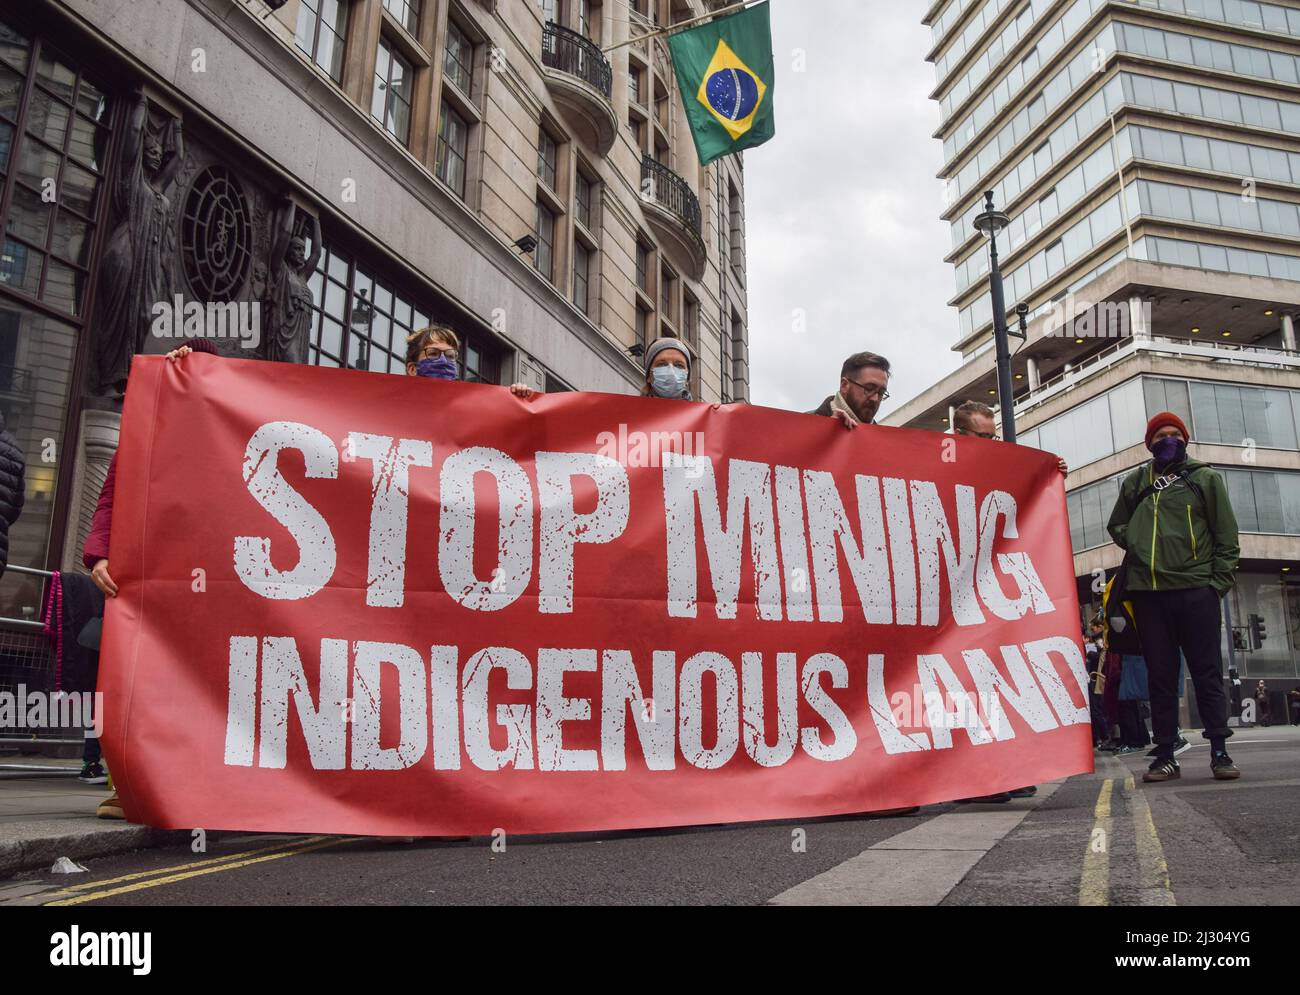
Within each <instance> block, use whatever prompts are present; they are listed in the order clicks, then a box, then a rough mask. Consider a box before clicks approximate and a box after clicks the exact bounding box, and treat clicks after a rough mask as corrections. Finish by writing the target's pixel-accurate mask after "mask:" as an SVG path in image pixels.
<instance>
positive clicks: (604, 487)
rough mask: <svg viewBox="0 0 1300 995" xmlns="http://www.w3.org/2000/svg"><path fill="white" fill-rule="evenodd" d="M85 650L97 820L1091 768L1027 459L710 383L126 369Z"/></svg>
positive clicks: (793, 806) (705, 802)
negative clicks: (102, 762) (103, 552)
mask: <svg viewBox="0 0 1300 995" xmlns="http://www.w3.org/2000/svg"><path fill="white" fill-rule="evenodd" d="M122 428H123V434H122V442H121V449H120V451H119V456H118V478H117V499H116V503H115V509H114V522H113V533H112V547H111V556H110V569H111V571H112V574H113V577H114V579H115V580H116V581H117V582H118V584H119V588H120V594H119V596H118V597H117V598H116V599H115V600H113V601H111V602H110V605H109V609H108V613H107V618H106V624H105V634H104V646H103V652H102V662H101V668H100V690H102V691H103V692H104V694H105V706H106V714H107V721H106V723H105V736H104V746H105V750H106V753H107V756H108V758H109V762H110V765H111V767H112V770H113V773H114V779H115V783H116V786H117V789H118V791H119V793H120V795H121V797H122V800H123V803H124V805H125V809H126V813H127V815H128V817H129V818H131V819H133V820H136V821H140V822H145V823H148V824H150V825H154V826H160V827H168V828H192V827H204V828H210V829H242V830H267V831H295V832H325V833H368V834H415V835H457V834H488V833H491V832H493V831H494V830H504V831H506V832H507V833H510V832H522V833H539V832H558V831H577V830H596V829H618V828H631V827H643V826H672V825H691V824H704V823H717V822H737V821H745V820H759V819H781V818H793V817H807V816H820V815H833V814H839V813H851V812H868V811H874V810H878V809H883V808H890V807H895V806H904V805H915V804H924V803H928V802H938V801H943V800H948V799H953V798H960V797H967V796H971V795H979V794H985V793H988V792H992V791H996V790H1003V789H1010V788H1016V787H1021V786H1024V785H1029V784H1035V783H1041V782H1043V781H1046V780H1050V779H1054V778H1058V777H1062V776H1065V775H1069V774H1076V773H1082V772H1087V771H1090V770H1091V769H1092V749H1091V733H1090V727H1089V712H1088V699H1087V694H1086V690H1085V681H1086V676H1085V666H1084V662H1083V661H1084V658H1083V654H1082V652H1081V649H1080V629H1079V611H1078V603H1077V598H1076V593H1075V581H1074V576H1073V568H1072V562H1071V554H1070V542H1069V534H1068V528H1067V520H1066V512H1065V501H1064V492H1063V484H1062V478H1061V475H1060V473H1059V471H1058V470H1057V468H1056V460H1055V459H1054V458H1053V457H1050V456H1048V455H1046V454H1044V453H1042V452H1039V451H1037V450H1034V449H1027V448H1022V447H1017V446H1013V445H1005V444H1003V443H998V442H985V441H982V440H979V439H967V438H957V437H954V436H949V435H942V434H939V433H931V432H922V431H913V430H906V429H894V428H884V427H878V426H862V427H859V428H858V429H856V430H854V431H852V432H850V431H846V430H845V429H844V428H843V427H842V426H841V425H840V424H839V423H838V422H836V421H834V420H833V419H829V418H819V417H815V416H810V415H800V414H790V413H787V412H780V411H775V410H771V409H766V408H759V407H749V406H744V405H734V406H727V407H723V406H719V405H709V404H699V403H689V402H681V401H663V400H657V399H645V398H633V397H620V396H614V395H606V394H554V395H549V396H544V397H539V398H534V399H532V400H529V401H525V400H522V399H520V398H516V397H514V396H512V395H511V394H510V393H509V392H508V391H506V390H504V389H502V388H499V387H488V386H480V385H474V384H463V383H443V382H437V381H430V380H421V379H408V378H403V377H394V376H383V375H371V374H363V373H356V372H351V371H342V370H330V369H320V368H313V367H306V366H290V365H283V364H271V363H259V362H249V361H237V360H230V359H220V358H216V357H212V356H206V355H199V354H196V355H192V356H189V357H187V358H186V359H184V360H183V361H182V362H181V363H179V364H171V363H167V362H165V361H164V360H161V359H156V358H149V357H144V356H140V357H137V358H136V359H135V361H134V363H133V365H132V372H131V381H130V389H129V390H128V392H127V399H126V410H125V413H124V417H123V422H122Z"/></svg>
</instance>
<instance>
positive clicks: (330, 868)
mask: <svg viewBox="0 0 1300 995" xmlns="http://www.w3.org/2000/svg"><path fill="white" fill-rule="evenodd" d="M1189 738H1190V739H1191V741H1192V743H1193V747H1192V749H1191V750H1189V751H1188V752H1187V753H1185V754H1183V755H1182V756H1181V757H1180V758H1179V759H1180V761H1181V763H1182V770H1183V775H1182V778H1181V779H1180V780H1179V781H1176V782H1169V783H1166V784H1153V785H1144V784H1143V783H1142V773H1143V771H1145V769H1146V767H1147V765H1148V763H1149V761H1148V760H1147V759H1146V757H1145V756H1144V754H1142V753H1137V754H1133V755H1130V756H1126V757H1122V758H1117V757H1113V756H1109V755H1103V756H1099V757H1098V758H1097V769H1096V771H1095V772H1094V773H1092V774H1087V775H1079V776H1077V777H1072V778H1069V779H1066V780H1063V781H1058V782H1054V783H1052V784H1048V785H1041V786H1040V787H1039V792H1038V794H1037V795H1036V796H1035V797H1033V798H1030V799H1024V800H1016V801H1013V802H1011V803H1009V804H1003V805H955V804H951V803H950V804H944V805H932V806H927V807H925V808H923V809H922V810H921V811H920V812H919V813H917V814H916V815H914V816H906V817H892V818H872V817H867V816H843V817H835V818H827V819H805V820H786V821H782V822H767V823H753V824H743V825H724V826H703V827H690V828H681V829H665V830H641V831H631V832H613V833H582V834H568V835H562V836H560V835H556V836H532V837H510V838H509V839H506V840H497V841H495V845H494V841H493V840H492V839H490V838H479V837H476V838H474V839H471V840H466V841H454V842H453V841H444V840H418V841H416V842H415V843H412V844H409V845H393V844H391V843H384V842H381V841H379V840H377V839H374V838H371V837H342V836H299V835H270V834H250V833H220V834H219V833H215V832H214V833H210V834H207V836H206V837H205V838H204V839H202V840H197V839H193V838H191V834H189V833H155V831H153V830H147V829H143V828H142V827H132V826H130V825H129V824H125V823H120V822H119V823H113V822H107V821H102V820H96V819H94V817H93V809H94V805H95V803H97V801H98V800H99V799H101V798H102V797H104V793H105V792H104V789H100V788H87V787H86V786H84V785H81V784H79V783H78V782H76V780H75V778H74V779H71V781H70V782H69V780H68V779H66V778H65V779H62V780H44V779H43V780H42V781H41V782H37V781H13V780H0V855H3V854H4V853H5V848H6V846H13V845H14V844H17V845H18V846H19V848H20V849H19V855H20V858H21V859H23V860H25V861H26V862H25V863H24V864H23V868H24V869H22V870H17V871H14V872H9V873H11V874H12V877H10V879H9V880H8V881H5V880H3V873H4V872H0V905H66V906H72V905H96V906H98V905H110V906H111V905H144V906H168V905H326V904H331V905H337V904H351V905H409V904H416V905H456V904H503V905H505V904H509V905H528V904H673V905H699V904H719V905H734V904H740V905H809V904H811V905H881V906H898V905H929V906H933V905H981V906H983V905H997V906H1005V905H1025V906H1046V905H1124V906H1172V905H1296V904H1300V765H1298V764H1297V762H1296V761H1297V759H1298V758H1300V728H1298V727H1270V728H1259V727H1257V728H1253V729H1245V730H1239V731H1238V733H1237V735H1236V736H1234V737H1233V738H1232V740H1230V742H1229V747H1230V750H1231V752H1232V754H1233V757H1234V759H1235V760H1236V761H1237V763H1238V764H1239V765H1240V766H1241V768H1242V770H1243V772H1244V773H1243V776H1242V778H1241V779H1240V780H1239V781H1230V782H1224V781H1215V780H1213V779H1212V778H1211V776H1210V771H1209V751H1208V746H1207V745H1206V744H1205V741H1204V740H1203V739H1201V738H1200V736H1199V734H1193V735H1191V736H1189ZM65 763H66V762H65ZM0 776H2V775H0ZM132 833H140V834H142V835H139V836H133V835H131V834H132ZM178 837H179V839H178ZM124 851H130V852H124ZM57 856H69V857H72V858H73V859H74V860H78V861H79V862H82V863H84V864H85V866H86V867H87V868H88V871H87V873H85V874H76V875H55V874H51V873H48V867H49V864H50V863H52V862H53V860H54V858H55V857H57Z"/></svg>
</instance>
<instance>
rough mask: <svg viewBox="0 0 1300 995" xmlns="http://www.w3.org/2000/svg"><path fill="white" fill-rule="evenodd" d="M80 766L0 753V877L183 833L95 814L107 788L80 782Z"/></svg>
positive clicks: (136, 847)
mask: <svg viewBox="0 0 1300 995" xmlns="http://www.w3.org/2000/svg"><path fill="white" fill-rule="evenodd" d="M80 770H81V761H79V760H78V761H76V762H73V761H69V760H54V759H47V758H44V757H26V756H14V755H4V756H0V879H3V878H5V877H7V876H9V875H11V874H14V873H15V872H17V871H22V870H27V869H30V868H36V867H49V866H50V865H51V864H53V863H54V861H56V860H57V859H58V858H59V857H69V858H71V859H72V860H75V861H81V860H86V859H91V858H95V857H105V856H109V855H111V854H119V853H126V852H129V851H131V850H139V849H141V848H142V847H150V846H158V845H162V844H165V843H168V842H171V841H174V840H175V839H177V837H178V835H185V834H177V833H175V832H169V831H164V830H159V829H151V828H149V827H148V826H137V825H134V824H133V823H129V822H123V821H121V820H116V819H97V818H95V809H96V807H97V806H98V805H99V803H100V802H102V801H103V800H104V799H105V798H107V797H108V796H109V793H110V791H111V789H110V788H109V787H107V786H106V785H92V784H82V783H81V782H80V781H78V780H77V777H76V775H77V773H78V772H80Z"/></svg>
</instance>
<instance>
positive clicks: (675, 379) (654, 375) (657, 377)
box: [650, 366, 686, 398]
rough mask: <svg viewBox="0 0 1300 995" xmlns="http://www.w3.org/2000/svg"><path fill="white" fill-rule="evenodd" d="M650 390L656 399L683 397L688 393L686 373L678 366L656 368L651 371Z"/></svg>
mask: <svg viewBox="0 0 1300 995" xmlns="http://www.w3.org/2000/svg"><path fill="white" fill-rule="evenodd" d="M650 389H651V390H652V391H654V393H655V396H656V397H670V398H675V397H681V396H682V395H683V394H684V393H686V371H685V370H683V369H682V368H681V367H678V366H656V367H655V368H654V369H653V370H651V371H650Z"/></svg>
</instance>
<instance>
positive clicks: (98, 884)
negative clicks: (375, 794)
mask: <svg viewBox="0 0 1300 995" xmlns="http://www.w3.org/2000/svg"><path fill="white" fill-rule="evenodd" d="M364 838H365V837H362V836H307V837H304V838H302V839H296V840H290V841H289V842H287V843H276V844H273V845H271V846H264V847H259V848H257V849H255V850H245V851H243V852H242V853H232V854H227V855H226V856H224V857H209V858H208V859H206V860H195V861H192V862H191V863H188V864H177V865H176V866H174V867H160V868H156V869H154V870H151V871H136V872H134V873H132V874H123V875H122V876H121V877H116V878H108V879H107V880H104V881H88V882H86V883H85V884H81V885H73V886H71V887H68V888H62V889H60V890H59V891H54V892H48V893H46V894H45V895H43V896H41V897H42V898H45V899H53V901H46V902H44V903H43V904H45V905H56V906H57V905H83V904H85V903H86V902H96V901H99V900H100V899H102V898H112V897H113V896H114V895H125V894H128V893H130V892H133V891H144V890H146V889H148V888H158V887H161V886H162V885H167V884H175V883H177V882H178V881H187V880H189V879H191V878H198V877H203V876H204V875H207V874H218V873H221V872H222V871H233V870H238V869H239V868H241V867H249V866H251V865H253V864H261V863H265V862H266V861H268V860H279V859H280V858H281V857H293V856H296V855H298V854H301V853H310V852H311V851H313V850H323V849H325V848H327V847H332V846H339V845H340V844H343V843H352V842H355V841H356V840H359V839H364ZM114 886H115V887H114Z"/></svg>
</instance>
